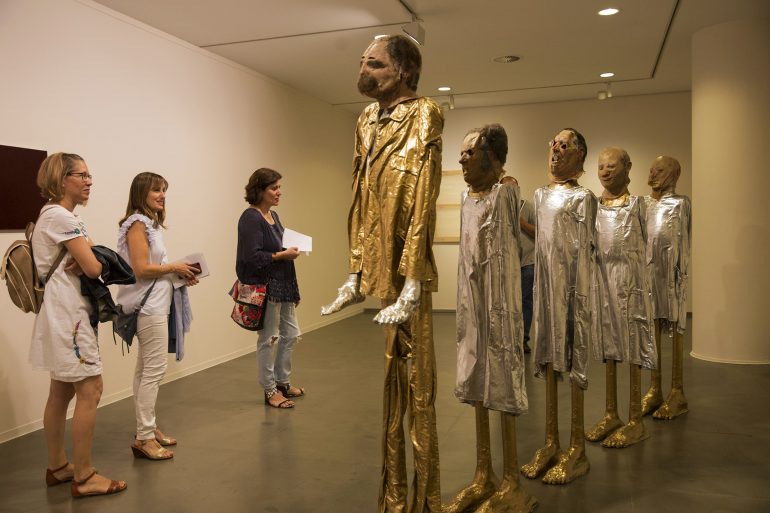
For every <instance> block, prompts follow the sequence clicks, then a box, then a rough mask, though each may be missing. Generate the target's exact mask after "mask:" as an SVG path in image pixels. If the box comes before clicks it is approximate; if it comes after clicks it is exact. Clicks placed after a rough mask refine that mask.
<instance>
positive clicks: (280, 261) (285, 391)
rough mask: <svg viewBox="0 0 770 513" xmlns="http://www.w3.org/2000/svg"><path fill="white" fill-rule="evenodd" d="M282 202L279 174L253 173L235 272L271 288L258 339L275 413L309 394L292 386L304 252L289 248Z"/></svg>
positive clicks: (262, 379) (261, 365)
mask: <svg viewBox="0 0 770 513" xmlns="http://www.w3.org/2000/svg"><path fill="white" fill-rule="evenodd" d="M280 198H281V174H280V173H278V171H274V170H272V169H268V168H264V167H263V168H259V169H257V170H256V171H254V172H253V173H252V174H251V177H250V178H249V183H247V184H246V197H245V198H244V199H245V200H246V201H247V202H248V203H249V207H248V208H247V209H246V210H245V211H244V212H243V214H241V218H240V219H239V220H238V250H237V257H236V262H235V272H236V274H237V275H238V280H239V281H240V282H241V283H244V284H248V285H262V284H267V306H266V308H265V313H264V316H265V319H264V327H263V328H262V330H261V331H260V332H259V337H258V339H257V365H258V367H259V384H260V385H261V386H262V388H263V389H264V391H265V404H267V405H268V406H272V407H273V408H293V407H294V401H293V400H292V398H295V397H300V396H303V395H305V390H304V389H302V388H300V387H296V386H293V385H291V383H290V382H289V377H290V375H291V355H292V352H293V351H294V344H295V343H296V341H297V337H299V335H300V330H299V325H298V324H297V315H296V313H295V311H294V308H295V307H296V306H297V305H299V286H298V285H297V274H296V272H295V271H294V260H295V259H296V258H297V257H298V256H299V251H298V249H297V248H288V249H284V248H283V243H282V240H283V225H282V224H281V221H280V219H279V218H278V214H277V213H276V212H275V211H274V210H272V208H273V207H275V206H277V205H278V202H279V200H280ZM274 343H275V351H273V349H274V346H273V344H274ZM274 353H275V354H274Z"/></svg>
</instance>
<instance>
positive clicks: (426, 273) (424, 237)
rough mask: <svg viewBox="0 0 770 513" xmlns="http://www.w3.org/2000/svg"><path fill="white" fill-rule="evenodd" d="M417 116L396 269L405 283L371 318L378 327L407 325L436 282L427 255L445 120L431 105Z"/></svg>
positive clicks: (436, 108) (432, 224) (439, 180)
mask: <svg viewBox="0 0 770 513" xmlns="http://www.w3.org/2000/svg"><path fill="white" fill-rule="evenodd" d="M418 116H419V117H420V119H419V120H418V122H417V124H416V127H417V129H418V130H419V133H418V137H417V138H416V139H417V147H416V148H415V151H416V152H417V155H416V156H415V157H416V158H414V159H410V162H414V163H415V165H416V166H417V168H416V169H414V170H413V172H414V173H415V174H416V175H417V183H416V184H415V191H414V208H413V209H412V213H411V218H410V219H409V228H408V229H407V233H406V237H405V242H404V249H403V251H402V253H401V260H400V262H399V266H398V272H399V274H401V275H402V276H404V278H406V280H405V282H404V286H403V288H402V289H401V292H400V293H399V296H398V299H397V300H396V302H395V303H393V304H391V305H389V306H386V307H385V308H383V309H382V310H380V311H379V312H378V313H377V315H375V316H374V322H376V323H379V324H401V323H403V322H406V321H407V320H408V319H409V317H411V315H412V313H414V311H415V310H416V309H417V307H418V306H419V304H420V295H421V293H422V290H423V283H424V282H425V283H427V282H429V281H430V280H433V279H435V278H436V277H435V271H434V268H433V265H432V262H431V261H430V258H429V253H430V246H431V244H432V242H433V241H432V238H433V231H432V228H434V227H435V222H436V220H435V215H436V198H437V197H438V192H439V185H440V183H441V131H442V130H443V128H444V116H443V115H442V114H441V109H440V108H439V107H438V105H436V104H435V103H434V102H432V101H431V102H429V103H426V104H425V105H423V106H422V107H421V109H420V112H419V113H418Z"/></svg>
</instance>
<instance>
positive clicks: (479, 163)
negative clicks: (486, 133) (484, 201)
mask: <svg viewBox="0 0 770 513" xmlns="http://www.w3.org/2000/svg"><path fill="white" fill-rule="evenodd" d="M460 165H461V166H462V170H463V179H464V180H465V183H467V184H468V185H470V186H471V190H472V191H474V192H475V191H484V190H487V189H489V188H491V187H492V185H493V184H495V183H497V181H498V179H499V175H500V173H501V171H502V166H500V165H499V163H498V162H497V159H494V157H493V156H492V152H490V151H486V150H484V149H483V148H481V137H480V136H479V134H478V133H475V132H472V133H470V134H468V135H466V136H465V139H463V144H462V146H461V148H460Z"/></svg>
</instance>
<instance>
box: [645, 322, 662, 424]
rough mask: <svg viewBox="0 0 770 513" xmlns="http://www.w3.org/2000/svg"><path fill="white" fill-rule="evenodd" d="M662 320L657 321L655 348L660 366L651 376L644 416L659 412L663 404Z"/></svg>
mask: <svg viewBox="0 0 770 513" xmlns="http://www.w3.org/2000/svg"><path fill="white" fill-rule="evenodd" d="M661 322H662V321H661V320H660V319H655V348H656V349H657V351H658V364H657V365H656V366H655V367H656V368H655V369H653V370H652V373H651V375H650V389H649V390H647V393H646V394H644V397H643V398H642V415H649V414H650V413H652V412H654V411H655V410H657V409H658V408H659V407H660V405H661V404H663V391H662V384H661V378H660V376H661V374H660V371H661V368H660V366H661V363H660V362H661V357H660V336H661V333H660V332H661V326H660V325H661Z"/></svg>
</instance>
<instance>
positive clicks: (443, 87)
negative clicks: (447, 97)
mask: <svg viewBox="0 0 770 513" xmlns="http://www.w3.org/2000/svg"><path fill="white" fill-rule="evenodd" d="M438 90H439V91H451V90H452V88H451V87H449V86H441V87H439V88H438Z"/></svg>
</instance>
